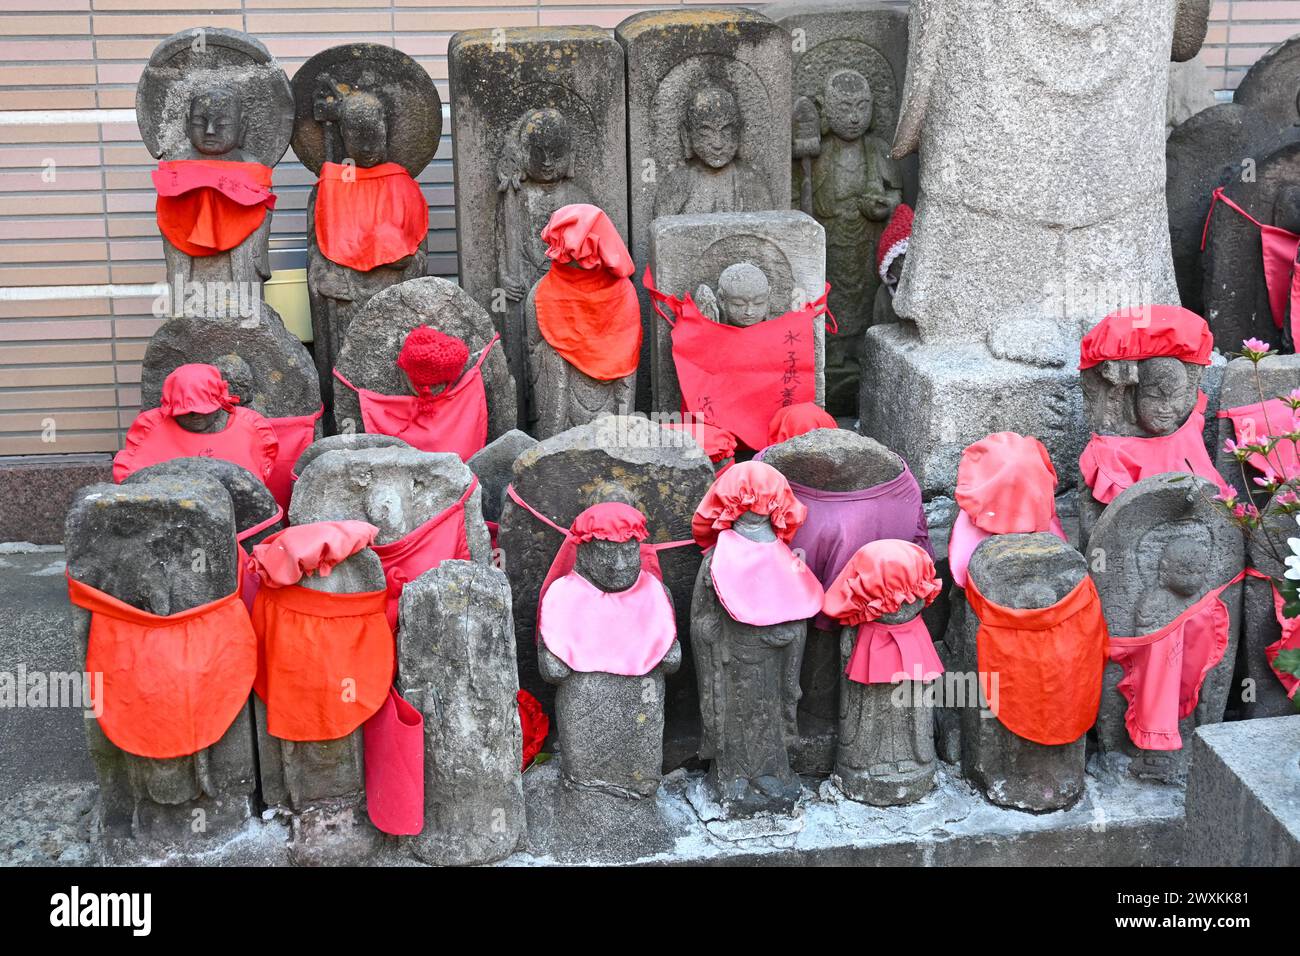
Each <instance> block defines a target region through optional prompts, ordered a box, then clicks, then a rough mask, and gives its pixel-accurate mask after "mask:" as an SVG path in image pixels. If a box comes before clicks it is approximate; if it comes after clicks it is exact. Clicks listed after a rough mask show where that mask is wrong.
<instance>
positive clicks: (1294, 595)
mask: <svg viewBox="0 0 1300 956" xmlns="http://www.w3.org/2000/svg"><path fill="white" fill-rule="evenodd" d="M1273 587H1275V588H1277V593H1278V594H1280V595H1282V601H1283V604H1282V616H1283V617H1300V581H1292V580H1291V579H1290V578H1274V579H1273Z"/></svg>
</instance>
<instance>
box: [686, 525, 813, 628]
mask: <svg viewBox="0 0 1300 956" xmlns="http://www.w3.org/2000/svg"><path fill="white" fill-rule="evenodd" d="M709 573H710V575H711V576H712V578H713V590H714V591H715V592H716V593H717V595H718V600H719V601H721V602H722V606H723V607H724V608H726V609H727V613H728V614H730V615H731V616H732V617H733V618H735V619H736V620H737V621H740V623H742V624H753V625H755V626H757V627H765V626H767V625H769V624H784V623H785V622H786V621H802V620H804V619H805V618H810V617H813V616H814V615H815V614H817V612H818V611H820V610H821V609H822V600H823V598H824V597H825V592H824V591H823V590H822V586H821V583H820V582H819V581H818V580H817V578H816V576H815V575H814V574H813V573H812V571H810V570H809V569H808V565H806V564H804V563H803V561H802V560H801V559H799V558H796V557H795V555H794V552H793V551H791V550H790V547H789V546H788V545H787V544H786V543H785V542H784V541H782V540H781V539H780V538H777V539H776V540H774V541H750V540H749V539H748V538H746V537H745V536H744V535H741V534H739V533H737V532H735V531H733V530H731V529H730V528H728V529H727V530H725V531H721V532H719V533H718V543H717V544H715V545H714V546H713V560H712V561H711V562H710V567H709Z"/></svg>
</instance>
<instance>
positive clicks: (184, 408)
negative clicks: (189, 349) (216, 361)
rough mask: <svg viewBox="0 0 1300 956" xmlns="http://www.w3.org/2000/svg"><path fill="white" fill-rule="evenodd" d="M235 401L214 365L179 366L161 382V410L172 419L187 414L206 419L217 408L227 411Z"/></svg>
mask: <svg viewBox="0 0 1300 956" xmlns="http://www.w3.org/2000/svg"><path fill="white" fill-rule="evenodd" d="M238 401H239V399H237V398H235V397H234V396H233V395H231V394H230V387H229V386H228V385H226V380H225V379H224V378H222V377H221V370H220V369H219V368H217V367H216V366H215V365H199V364H197V363H195V364H190V365H179V366H177V367H176V369H175V370H173V371H172V373H171V374H170V375H168V376H167V378H166V379H165V380H164V381H163V387H162V402H161V407H162V410H163V414H164V415H169V416H171V417H172V418H175V417H176V416H177V415H185V414H187V413H189V412H197V413H198V414H201V415H206V414H208V413H209V412H215V411H216V410H217V409H218V408H224V409H225V410H226V411H230V410H231V409H232V408H234V407H235V404H236V403H237V402H238Z"/></svg>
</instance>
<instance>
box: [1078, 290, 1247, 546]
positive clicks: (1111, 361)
mask: <svg viewBox="0 0 1300 956" xmlns="http://www.w3.org/2000/svg"><path fill="white" fill-rule="evenodd" d="M1211 347H1212V339H1211V336H1210V332H1209V327H1208V326H1207V325H1206V323H1205V320H1204V319H1202V318H1201V317H1200V316H1198V315H1196V314H1194V313H1192V312H1189V311H1187V310H1186V309H1182V308H1179V307H1177V306H1148V307H1146V308H1145V309H1142V310H1138V311H1136V312H1134V313H1132V314H1124V313H1115V314H1112V315H1109V316H1107V317H1106V318H1105V319H1104V320H1103V321H1102V322H1101V323H1099V324H1098V325H1097V326H1095V327H1094V328H1093V329H1092V330H1091V331H1089V333H1088V334H1087V335H1086V336H1085V337H1084V339H1083V343H1082V345H1081V348H1080V351H1081V358H1080V363H1079V365H1080V372H1079V378H1080V382H1081V384H1082V387H1083V396H1084V407H1085V409H1086V415H1087V421H1088V428H1089V430H1090V431H1091V432H1092V436H1093V437H1092V439H1091V440H1090V441H1089V442H1088V444H1087V446H1086V447H1085V448H1084V450H1083V454H1082V455H1081V456H1080V458H1079V468H1080V471H1081V477H1082V483H1083V488H1082V489H1081V490H1082V491H1083V493H1082V494H1081V495H1080V498H1079V530H1080V535H1081V539H1082V540H1083V541H1084V542H1085V543H1086V542H1087V540H1088V535H1089V534H1090V532H1091V530H1092V526H1093V524H1094V523H1095V522H1096V521H1097V517H1098V516H1099V515H1100V513H1101V509H1102V508H1103V507H1104V506H1105V505H1106V504H1107V503H1108V502H1110V501H1111V500H1113V499H1114V498H1115V496H1116V495H1118V494H1119V493H1120V492H1122V491H1123V490H1124V489H1125V488H1127V487H1129V486H1130V485H1132V484H1134V483H1135V482H1137V481H1139V480H1141V479H1142V478H1146V477H1150V476H1152V475H1157V474H1160V473H1162V472H1169V471H1180V472H1188V471H1190V472H1192V473H1194V474H1198V475H1201V476H1202V477H1205V478H1211V479H1213V480H1215V481H1216V482H1221V479H1220V478H1219V476H1218V472H1217V471H1216V469H1215V467H1214V464H1213V462H1212V461H1211V460H1210V456H1209V453H1208V451H1207V450H1206V447H1205V411H1206V406H1207V400H1206V397H1205V395H1204V394H1203V393H1202V392H1201V390H1200V383H1201V378H1202V374H1203V372H1204V370H1205V368H1206V367H1207V366H1209V365H1210V363H1211Z"/></svg>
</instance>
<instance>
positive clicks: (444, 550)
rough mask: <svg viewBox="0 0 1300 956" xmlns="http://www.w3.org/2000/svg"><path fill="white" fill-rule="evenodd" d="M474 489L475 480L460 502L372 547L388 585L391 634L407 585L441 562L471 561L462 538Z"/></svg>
mask: <svg viewBox="0 0 1300 956" xmlns="http://www.w3.org/2000/svg"><path fill="white" fill-rule="evenodd" d="M477 487H478V479H477V478H475V479H474V480H473V481H471V482H470V485H469V487H468V488H466V489H465V493H464V494H463V495H461V496H460V500H459V501H457V502H456V503H455V504H454V505H452V506H451V507H450V508H446V509H445V510H443V511H440V512H438V514H436V515H434V516H433V517H432V518H430V519H429V520H428V521H426V522H425V523H424V524H422V525H420V526H419V527H418V528H416V529H415V530H414V531H412V532H411V533H410V534H406V535H403V536H402V537H400V538H398V539H397V540H396V541H390V542H388V543H387V544H376V545H372V546H371V548H372V550H373V551H374V552H375V554H377V555H379V561H380V563H381V564H382V565H383V566H384V578H385V579H386V580H387V582H388V607H387V613H388V625H389V627H391V628H392V629H393V630H397V610H398V603H399V602H400V600H401V597H402V590H403V589H404V588H405V587H406V585H407V583H408V582H410V581H414V580H415V579H416V578H418V577H419V576H420V575H421V574H423V573H424V572H425V571H428V570H430V569H432V568H436V567H437V566H438V565H440V564H442V562H443V561H448V560H451V559H458V560H462V561H468V560H470V552H469V539H468V538H467V537H466V535H465V502H466V501H468V500H469V496H470V495H471V494H473V493H474V489H475V488H477Z"/></svg>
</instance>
